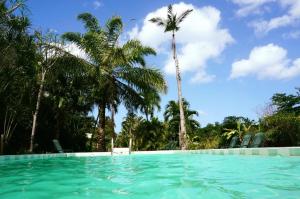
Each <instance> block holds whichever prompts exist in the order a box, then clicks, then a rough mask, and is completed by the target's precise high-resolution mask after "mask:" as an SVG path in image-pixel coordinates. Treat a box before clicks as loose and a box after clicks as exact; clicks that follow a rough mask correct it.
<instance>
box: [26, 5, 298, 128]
mask: <svg viewBox="0 0 300 199" xmlns="http://www.w3.org/2000/svg"><path fill="white" fill-rule="evenodd" d="M168 4H174V10H175V12H176V13H178V14H180V13H181V12H182V11H184V10H186V9H193V12H192V13H191V14H190V15H189V16H188V17H187V18H186V20H185V21H184V22H183V23H182V25H181V29H180V30H179V31H178V34H177V43H178V57H179V64H180V67H181V72H182V74H183V76H182V78H183V95H184V97H185V98H186V99H187V100H188V101H189V102H190V104H191V108H192V109H194V110H197V111H198V112H199V117H198V119H199V121H200V123H201V124H202V126H205V125H206V124H207V123H214V122H215V121H220V122H221V121H222V120H223V118H224V117H226V116H229V115H238V116H246V117H249V118H251V119H257V110H259V109H260V107H262V106H264V104H266V103H268V102H269V101H270V98H271V96H272V95H273V94H274V93H277V92H287V93H293V92H294V88H295V87H299V86H300V78H299V77H300V51H299V45H300V1H299V0H189V1H169V0H164V1H163V0H152V1H150V0H126V1H120V0H43V1H41V0H28V7H29V9H30V11H31V13H30V18H31V19H32V26H33V27H34V28H39V29H51V30H53V31H56V32H57V33H58V34H62V33H64V32H66V31H79V32H84V29H83V26H82V24H81V23H80V22H78V21H77V20H76V16H77V15H78V14H79V13H82V12H90V13H92V14H94V15H95V16H96V17H97V18H98V19H99V20H100V23H101V24H104V23H105V21H106V20H107V19H108V18H109V17H111V16H112V15H119V16H121V17H122V18H123V21H124V24H125V31H124V35H123V37H122V39H123V40H125V39H130V38H137V39H140V40H141V41H142V42H143V43H144V44H145V45H149V46H151V47H153V48H155V49H156V50H157V52H158V55H157V56H156V57H149V58H148V64H149V66H152V67H157V68H159V69H161V70H162V71H163V72H164V74H165V76H166V79H167V82H168V87H169V91H168V94H167V95H164V96H162V110H163V109H164V107H165V105H166V103H167V102H168V101H169V100H176V99H177V93H176V89H177V88H176V79H175V75H174V71H175V68H174V62H173V60H172V57H171V54H170V37H171V36H170V35H169V34H165V33H163V30H162V29H161V28H160V27H157V26H155V25H154V24H151V23H150V22H149V19H150V18H152V17H154V16H160V17H165V16H166V9H167V5H168ZM74 51H76V49H75V48H74ZM77 53H78V51H77ZM125 115H126V110H124V108H122V107H120V109H119V112H118V115H117V130H119V129H120V125H119V124H120V122H121V121H122V118H123V117H124V116H125ZM157 115H158V116H159V117H160V118H161V117H162V113H157Z"/></svg>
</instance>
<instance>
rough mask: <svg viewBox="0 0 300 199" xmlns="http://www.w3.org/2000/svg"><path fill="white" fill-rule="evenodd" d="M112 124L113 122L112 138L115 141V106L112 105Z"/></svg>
mask: <svg viewBox="0 0 300 199" xmlns="http://www.w3.org/2000/svg"><path fill="white" fill-rule="evenodd" d="M110 110H111V122H112V135H111V137H112V138H113V139H114V140H115V139H116V135H115V112H116V111H115V107H114V106H113V105H111V108H110Z"/></svg>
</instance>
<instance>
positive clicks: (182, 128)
mask: <svg viewBox="0 0 300 199" xmlns="http://www.w3.org/2000/svg"><path fill="white" fill-rule="evenodd" d="M172 50H173V59H174V61H175V67H176V80H177V90H178V103H179V112H180V131H179V146H180V148H181V150H185V149H186V128H185V119H184V112H183V103H182V91H181V76H180V71H179V63H178V58H177V54H176V42H175V32H173V34H172Z"/></svg>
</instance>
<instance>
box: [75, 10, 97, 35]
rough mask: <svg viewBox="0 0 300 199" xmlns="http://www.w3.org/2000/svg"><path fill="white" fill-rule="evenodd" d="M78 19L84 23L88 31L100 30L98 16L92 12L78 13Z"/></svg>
mask: <svg viewBox="0 0 300 199" xmlns="http://www.w3.org/2000/svg"><path fill="white" fill-rule="evenodd" d="M77 19H78V20H81V21H82V22H83V23H84V26H85V28H86V29H87V30H88V31H94V32H97V31H99V30H100V27H99V23H98V20H97V18H96V17H94V16H93V15H92V14H90V13H82V14H80V15H78V17H77Z"/></svg>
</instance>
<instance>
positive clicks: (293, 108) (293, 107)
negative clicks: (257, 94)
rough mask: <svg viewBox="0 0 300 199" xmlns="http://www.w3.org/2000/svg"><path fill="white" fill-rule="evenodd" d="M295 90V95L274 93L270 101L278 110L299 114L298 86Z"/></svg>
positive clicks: (299, 91) (299, 90)
mask: <svg viewBox="0 0 300 199" xmlns="http://www.w3.org/2000/svg"><path fill="white" fill-rule="evenodd" d="M296 90H297V92H296V95H287V94H286V93H276V94H275V95H274V96H273V97H272V103H273V105H275V106H276V107H277V111H278V112H285V113H294V114H295V115H300V88H296Z"/></svg>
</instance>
